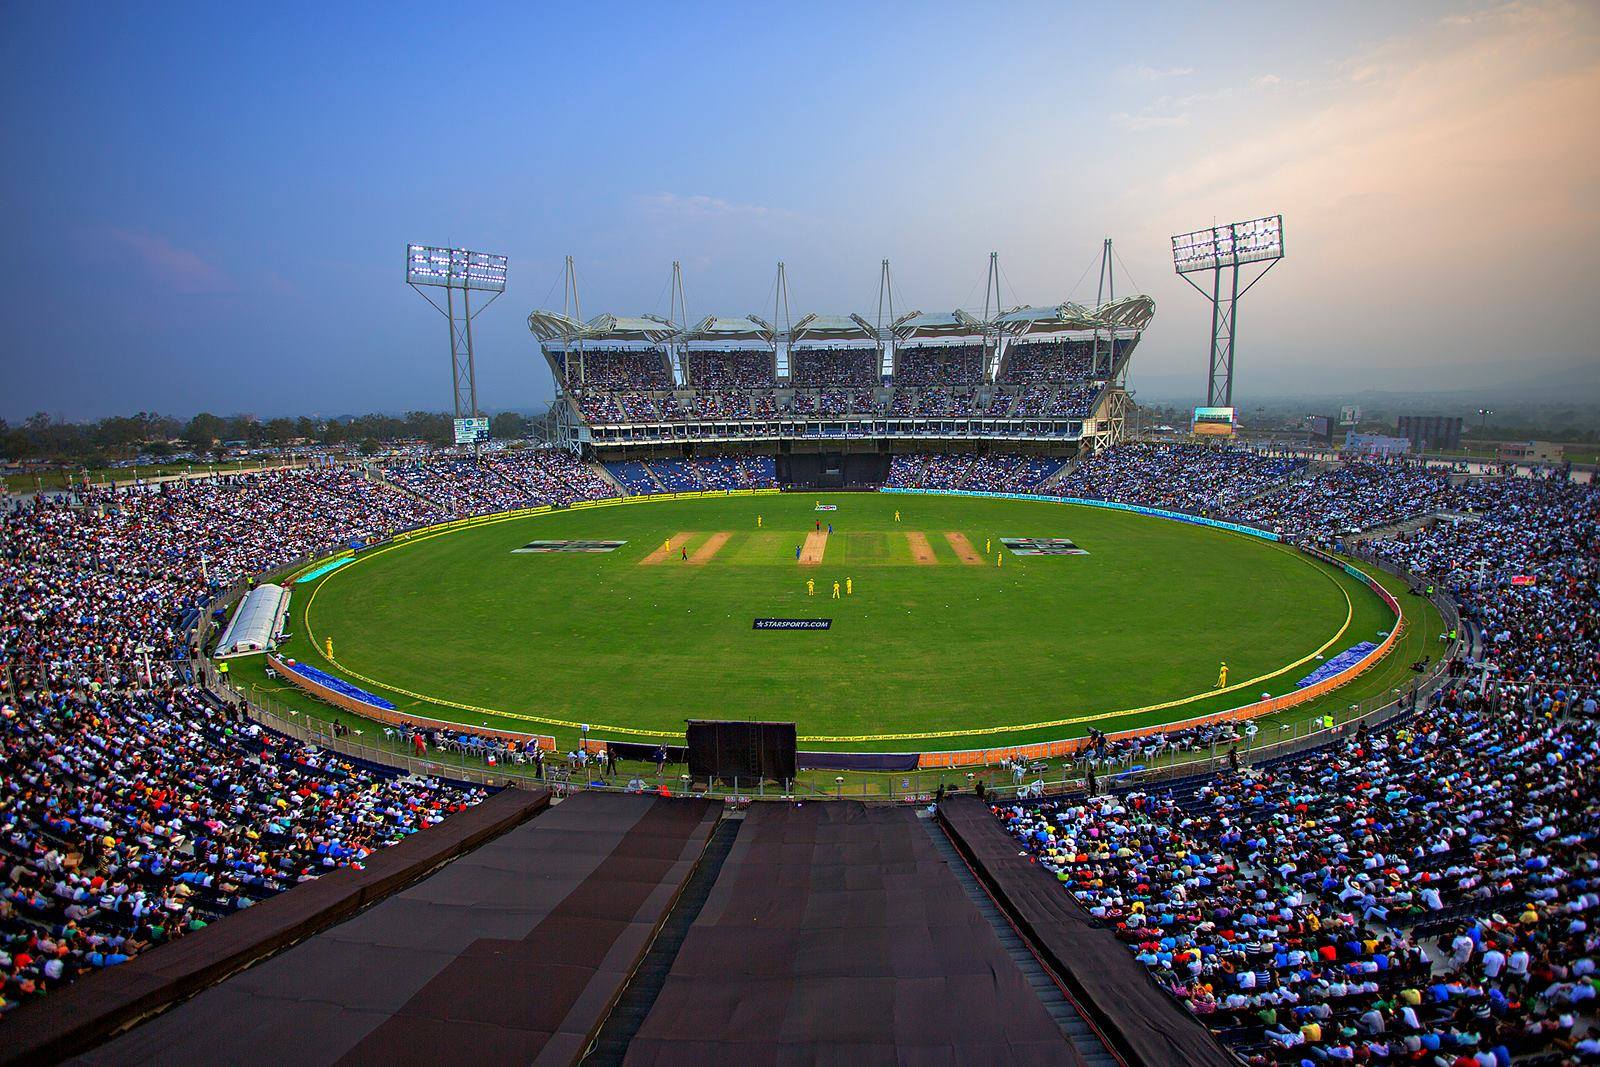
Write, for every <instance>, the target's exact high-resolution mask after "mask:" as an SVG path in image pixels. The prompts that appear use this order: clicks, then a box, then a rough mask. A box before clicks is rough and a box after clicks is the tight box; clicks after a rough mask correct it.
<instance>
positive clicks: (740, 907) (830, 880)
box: [626, 801, 1083, 1067]
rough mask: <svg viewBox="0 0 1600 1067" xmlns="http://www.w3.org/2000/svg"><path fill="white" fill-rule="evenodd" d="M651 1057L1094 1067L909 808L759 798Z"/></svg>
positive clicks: (666, 996)
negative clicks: (1055, 1018) (778, 801)
mask: <svg viewBox="0 0 1600 1067" xmlns="http://www.w3.org/2000/svg"><path fill="white" fill-rule="evenodd" d="M626 1062H627V1063H629V1064H640V1065H665V1064H693V1065H696V1067H701V1065H704V1064H733V1063H762V1064H802V1063H804V1064H813V1063H824V1064H848V1065H851V1067H865V1065H869V1064H879V1063H938V1064H950V1065H961V1064H971V1065H974V1067H976V1065H979V1064H994V1063H1022V1064H1032V1063H1037V1064H1080V1063H1082V1062H1083V1060H1082V1057H1081V1056H1080V1055H1079V1054H1078V1052H1077V1050H1076V1049H1075V1048H1074V1047H1073V1046H1072V1045H1071V1044H1070V1043H1069V1042H1068V1041H1067V1039H1066V1037H1065V1035H1063V1034H1062V1032H1061V1030H1060V1029H1059V1028H1058V1027H1057V1026H1056V1024H1055V1022H1054V1021H1053V1020H1052V1019H1051V1017H1050V1015H1049V1013H1048V1012H1047V1011H1046V1010H1045V1008H1044V1006H1043V1004H1042V1003H1041V1002H1040V1000H1039V998H1038V996H1037V995H1036V994H1035V993H1034V992H1033V990H1032V988H1031V987H1030V986H1029V985H1028V983H1027V980H1026V979H1025V978H1024V977H1023V975H1022V973H1021V972H1020V971H1019V970H1018V969H1017V967H1016V965H1015V964H1014V963H1012V961H1011V959H1010V957H1009V956H1007V955H1006V952H1005V949H1004V948H1003V946H1002V945H1001V944H1000V941H999V939H998V938H997V937H996V936H995V932H994V930H993V929H992V928H991V927H990V926H989V924H988V922H987V921H986V920H985V919H984V918H983V916H982V915H981V914H980V913H979V911H978V909H977V908H976V907H974V906H973V904H972V902H971V901H970V900H969V899H968V898H967V896H966V894H965V892H964V891H963V890H962V888H961V884H960V882H958V881H957V880H956V877H955V875H954V873H953V872H952V871H951V870H950V869H949V867H947V866H946V865H945V863H944V861H943V860H942V859H941V858H940V856H939V854H938V852H936V851H935V849H934V847H933V842H932V841H931V840H930V839H929V837H928V833H927V830H926V828H925V827H923V826H922V825H919V823H918V821H917V818H916V814H915V813H914V812H913V811H911V810H910V809H907V808H884V807H867V806H865V805H862V804H859V803H855V802H853V801H846V802H831V803H817V804H806V805H803V806H799V807H796V806H794V805H788V804H756V805H753V806H752V807H751V808H750V811H749V814H748V816H747V817H746V819H745V823H744V826H743V827H741V828H740V831H739V836H738V838H737V840H736V841H735V842H734V845H733V849H732V851H731V852H730V853H729V855H728V859H727V861H726V862H725V863H724V865H723V867H722V870H721V872H720V873H719V875H718V878H717V882H716V885H715V886H714V887H713V888H712V890H711V895H710V897H709V898H708V899H707V901H706V904H705V907H704V908H703V909H702V910H701V912H700V915H699V917H698V918H697V919H696V920H695V922H694V925H693V926H692V927H690V929H689V933H688V936H687V938H686V939H685V941H684V944H683V948H682V950H681V951H680V952H679V953H678V957H677V959H676V960H675V961H674V963H673V966H672V970H671V972H670V973H669V974H668V976H667V980H666V984H665V985H664V986H663V988H662V990H661V994H660V996H659V997H658V998H657V1000H656V1003H655V1006H654V1008H653V1009H652V1010H651V1012H650V1014H649V1016H648V1017H647V1018H646V1019H645V1021H644V1025H643V1027H642V1028H641V1029H640V1031H639V1033H638V1035H637V1036H635V1037H634V1039H633V1042H632V1044H631V1045H630V1046H629V1049H628V1056H627V1061H626Z"/></svg>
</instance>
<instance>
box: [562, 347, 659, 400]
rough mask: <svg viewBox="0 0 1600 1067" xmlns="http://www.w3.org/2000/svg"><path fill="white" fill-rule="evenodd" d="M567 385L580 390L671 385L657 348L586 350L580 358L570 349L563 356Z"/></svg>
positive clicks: (643, 388)
mask: <svg viewBox="0 0 1600 1067" xmlns="http://www.w3.org/2000/svg"><path fill="white" fill-rule="evenodd" d="M580 366H581V367H582V374H581V376H580V374H579V368H580ZM567 388H569V389H573V390H580V391H583V390H593V389H609V390H617V389H632V390H649V389H671V388H672V370H671V368H670V367H668V365H667V357H666V355H665V354H664V353H662V352H660V351H647V352H610V351H603V350H600V351H597V350H589V351H586V352H584V353H583V354H582V358H581V359H580V357H579V354H578V353H577V352H572V353H570V354H569V355H568V356H567Z"/></svg>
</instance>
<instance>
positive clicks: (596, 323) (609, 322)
mask: <svg viewBox="0 0 1600 1067" xmlns="http://www.w3.org/2000/svg"><path fill="white" fill-rule="evenodd" d="M528 329H530V330H532V331H533V334H534V336H535V337H537V338H539V340H541V341H569V342H570V341H592V342H595V343H597V344H606V343H622V342H628V341H635V342H637V341H643V342H647V343H649V344H659V343H660V342H662V341H665V340H667V339H668V338H670V337H672V336H673V335H674V334H676V333H677V332H678V327H677V326H676V325H674V324H673V323H670V322H668V321H667V320H666V319H662V318H657V317H656V316H654V315H596V316H595V317H594V318H592V319H590V320H589V321H588V322H581V321H579V320H578V319H575V318H572V317H571V316H569V315H563V314H561V313H560V312H559V311H535V312H533V313H532V314H530V315H529V316H528Z"/></svg>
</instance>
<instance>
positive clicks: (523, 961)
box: [83, 793, 718, 1067]
mask: <svg viewBox="0 0 1600 1067" xmlns="http://www.w3.org/2000/svg"><path fill="white" fill-rule="evenodd" d="M717 815H718V809H717V808H716V807H715V806H714V805H712V804H710V803H709V802H706V801H703V800H667V799H663V798H660V797H655V796H623V795H616V794H601V793H582V794H579V795H578V796H576V797H574V798H572V799H570V800H567V801H565V802H563V803H560V804H557V805H554V806H552V807H551V808H550V810H549V811H548V812H546V813H545V814H543V815H541V816H540V817H539V818H538V819H535V820H533V821H532V822H529V823H528V824H527V825H525V826H520V827H517V828H516V829H514V830H512V831H511V832H509V833H507V834H505V835H503V836H501V837H499V838H498V839H496V840H494V841H491V842H489V843H488V844H487V845H485V846H484V847H482V848H480V849H478V850H477V851H475V852H472V853H470V854H468V855H465V856H462V857H461V858H459V859H457V860H456V861H455V862H453V863H451V864H449V865H448V866H445V867H443V868H440V869H439V870H437V871H435V872H434V873H433V874H431V875H430V876H429V877H427V878H425V879H423V880H422V881H419V882H417V883H416V884H415V885H412V886H411V887H410V888H408V889H406V890H405V891H404V892H401V893H397V894H395V895H393V896H391V897H390V898H389V899H387V900H385V901H383V902H382V903H380V904H378V905H377V906H375V907H372V908H369V909H368V910H366V911H364V912H362V913H361V914H360V915H357V916H356V917H354V918H352V919H350V920H349V921H347V922H344V923H340V924H338V925H336V926H333V927H331V928H329V929H327V930H324V931H323V932H322V933H320V934H318V935H317V936H315V937H313V938H311V939H310V940H307V941H305V942H304V943H303V944H300V945H296V946H295V947H294V948H292V949H290V950H289V951H287V952H283V953H281V954H279V955H277V956H275V957H274V958H272V959H270V960H267V961H266V962H264V963H262V964H260V965H258V966H256V967H252V968H251V969H249V970H247V971H244V972H242V973H240V974H237V975H234V976H233V977H232V978H230V979H229V980H227V981H225V982H223V983H221V984H220V985H217V986H215V987H213V988H211V989H208V990H206V991H205V992H203V993H201V994H200V995H199V996H197V997H195V998H194V999H193V1000H190V1001H188V1002H187V1003H185V1004H182V1005H179V1006H178V1007H176V1008H174V1009H173V1010H172V1011H169V1012H167V1013H166V1014H165V1015H162V1016H161V1017H159V1018H157V1019H153V1020H151V1021H150V1022H149V1023H146V1024H145V1025H143V1026H139V1027H136V1028H135V1029H133V1030H131V1031H129V1032H128V1033H126V1034H124V1035H122V1036H121V1037H119V1038H116V1039H115V1040H113V1041H111V1042H108V1043H107V1044H105V1045H102V1046H100V1047H99V1048H98V1049H96V1050H94V1051H93V1052H91V1053H89V1054H87V1055H86V1056H84V1057H83V1062H86V1063H96V1064H129V1063H162V1064H198V1063H227V1064H230V1065H248V1064H274V1065H276V1064H283V1063H295V1064H330V1063H339V1062H344V1063H383V1064H386V1065H391V1067H392V1065H399V1064H408V1063H437V1062H440V1061H448V1060H453V1059H459V1060H463V1061H466V1062H469V1063H471V1064H472V1067H487V1065H491V1064H500V1063H570V1062H573V1061H574V1060H575V1059H576V1058H577V1056H578V1055H579V1054H581V1052H582V1051H583V1049H584V1048H585V1047H586V1046H587V1044H588V1042H589V1040H590V1037H591V1035H592V1034H593V1033H594V1031H596V1030H597V1029H598V1028H599V1025H600V1023H601V1021H602V1020H603V1019H604V1017H605V1014H606V1012H607V1011H608V1010H609V1008H610V1006H611V1004H612V1003H613V1002H614V1001H615V999H616V997H617V995H618V994H619V993H620V991H621V989H622V987H623V985H624V983H625V982H626V980H627V978H628V976H629V974H631V973H632V971H633V968H634V967H635V965H636V964H637V962H638V960H639V958H640V957H641V956H642V955H643V953H644V951H645V949H646V948H647V947H648V945H649V941H650V939H651V937H652V936H653V935H654V932H655V930H656V929H657V928H658V927H659V925H660V923H661V921H662V920H663V919H664V918H665V916H666V913H667V911H668V910H669V909H670V907H671V905H672V902H673V901H674V900H675V899H676V897H677V894H678V892H679V891H680V890H681V887H682V884H683V882H684V881H686V880H687V878H688V876H689V873H690V872H691V871H692V870H693V867H694V864H695V862H696V861H697V860H698V858H699V856H700V853H701V852H703V851H704V848H705V843H706V841H707V840H708V839H709V837H710V834H711V830H712V828H713V827H714V826H715V823H716V819H717Z"/></svg>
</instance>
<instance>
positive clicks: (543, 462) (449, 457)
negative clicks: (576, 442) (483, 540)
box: [383, 448, 618, 521]
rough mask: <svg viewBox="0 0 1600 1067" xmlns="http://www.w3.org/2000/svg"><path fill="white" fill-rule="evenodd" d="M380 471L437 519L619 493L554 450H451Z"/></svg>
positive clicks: (411, 458) (412, 458)
mask: <svg viewBox="0 0 1600 1067" xmlns="http://www.w3.org/2000/svg"><path fill="white" fill-rule="evenodd" d="M383 473H384V477H386V478H388V479H389V480H390V481H392V482H394V483H395V484H396V485H399V486H401V487H403V488H405V489H406V490H408V491H409V492H410V493H412V494H414V495H415V496H416V497H417V498H418V499H420V500H422V501H426V502H428V503H430V504H432V505H434V506H435V507H436V508H437V509H438V511H439V512H441V514H440V516H439V517H441V518H442V517H448V518H463V517H465V516H468V515H483V514H488V513H491V512H496V511H512V510H515V509H517V508H531V507H538V506H539V505H541V504H561V505H565V504H571V503H574V502H575V501H579V500H600V499H603V498H605V497H608V496H616V495H618V494H617V489H616V487H615V486H613V485H612V484H611V483H610V482H607V481H606V480H605V479H604V478H602V477H601V476H600V475H599V474H597V473H596V472H595V471H594V470H593V468H591V467H589V465H588V464H586V463H584V462H583V461H582V460H580V459H578V458H577V457H576V456H574V455H572V453H570V452H568V451H566V450H565V449H559V448H523V449H503V450H495V451H488V452H484V453H483V454H482V455H481V456H478V457H473V456H468V455H459V454H456V453H450V452H440V453H434V454H427V455H417V456H407V457H401V458H397V459H394V460H391V461H389V462H388V463H386V464H385V465H384V468H383ZM434 521H437V518H436V519H435V520H434Z"/></svg>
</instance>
